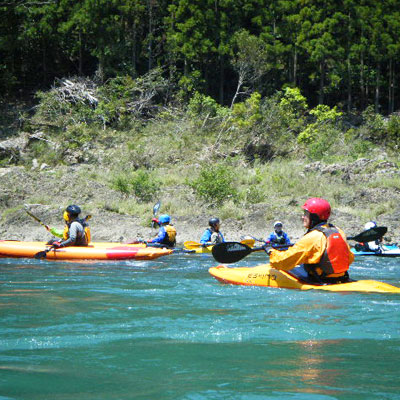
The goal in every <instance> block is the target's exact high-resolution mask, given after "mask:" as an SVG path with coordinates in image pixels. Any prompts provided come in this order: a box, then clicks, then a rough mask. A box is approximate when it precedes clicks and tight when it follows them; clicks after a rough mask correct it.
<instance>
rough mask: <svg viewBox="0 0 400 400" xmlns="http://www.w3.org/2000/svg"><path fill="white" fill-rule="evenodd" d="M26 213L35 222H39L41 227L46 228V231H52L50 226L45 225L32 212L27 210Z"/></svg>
mask: <svg viewBox="0 0 400 400" xmlns="http://www.w3.org/2000/svg"><path fill="white" fill-rule="evenodd" d="M25 212H26V213H27V214H28V215H29V216H30V217H32V218H33V219H34V220H35V221H37V222H39V224H40V225H43V226H44V227H45V229H46V230H48V231H49V230H50V228H49V226H48V225H46V224H44V223H43V222H42V221H41V220H40V219H39V218H38V217H37V216H36V215H33V214H32V213H31V212H29V211H28V210H25Z"/></svg>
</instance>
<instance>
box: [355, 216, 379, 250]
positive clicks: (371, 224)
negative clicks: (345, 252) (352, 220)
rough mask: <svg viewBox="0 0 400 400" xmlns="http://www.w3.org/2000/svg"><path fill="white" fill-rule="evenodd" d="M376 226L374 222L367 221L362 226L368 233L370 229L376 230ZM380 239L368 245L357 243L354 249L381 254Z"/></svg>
mask: <svg viewBox="0 0 400 400" xmlns="http://www.w3.org/2000/svg"><path fill="white" fill-rule="evenodd" d="M376 227H377V224H376V222H375V221H369V222H367V223H366V224H365V225H364V230H365V231H368V230H370V229H372V228H376ZM381 244H382V237H380V238H378V239H377V240H374V241H373V242H368V243H357V244H356V245H355V246H354V247H355V249H356V250H357V251H371V252H374V253H381V252H382V245H381Z"/></svg>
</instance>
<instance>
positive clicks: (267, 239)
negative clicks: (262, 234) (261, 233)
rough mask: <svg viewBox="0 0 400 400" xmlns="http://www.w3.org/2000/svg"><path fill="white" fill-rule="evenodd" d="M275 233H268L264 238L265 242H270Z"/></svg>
mask: <svg viewBox="0 0 400 400" xmlns="http://www.w3.org/2000/svg"><path fill="white" fill-rule="evenodd" d="M274 238H275V235H274V234H273V233H270V235H269V236H268V237H267V238H266V239H265V243H271V241H272V240H274Z"/></svg>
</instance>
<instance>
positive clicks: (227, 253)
mask: <svg viewBox="0 0 400 400" xmlns="http://www.w3.org/2000/svg"><path fill="white" fill-rule="evenodd" d="M386 231H387V228H386V227H375V228H371V229H368V230H367V231H364V232H361V233H359V234H358V235H357V236H353V237H348V238H347V239H348V240H355V241H356V242H371V241H373V240H377V239H379V238H381V237H382V236H383V235H384V234H385V233H386ZM269 247H271V246H268V245H264V246H261V247H255V248H251V247H249V246H247V245H245V244H243V243H239V242H223V243H218V244H216V245H215V246H214V247H213V248H212V255H213V257H214V258H215V260H217V261H218V262H220V263H224V264H231V263H235V262H237V261H240V260H241V259H242V258H245V257H246V256H248V255H249V254H250V253H252V252H253V251H261V250H266V249H267V248H269ZM279 247H288V245H282V246H275V248H279Z"/></svg>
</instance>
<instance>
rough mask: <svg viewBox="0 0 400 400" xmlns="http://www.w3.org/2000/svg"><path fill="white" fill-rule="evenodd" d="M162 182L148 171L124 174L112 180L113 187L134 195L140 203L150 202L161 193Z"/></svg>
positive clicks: (115, 176)
mask: <svg viewBox="0 0 400 400" xmlns="http://www.w3.org/2000/svg"><path fill="white" fill-rule="evenodd" d="M160 184H161V183H160V182H159V181H158V180H157V179H156V178H154V177H153V176H152V175H151V173H149V172H148V171H146V170H138V171H136V172H133V173H132V172H129V173H123V172H119V173H117V174H115V175H114V176H113V177H112V178H111V187H112V188H113V189H115V190H118V191H119V192H122V193H124V194H126V195H130V194H133V195H134V196H135V197H136V198H137V199H138V201H139V202H148V201H151V200H153V199H154V198H155V196H156V195H157V194H158V192H159V188H160Z"/></svg>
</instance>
